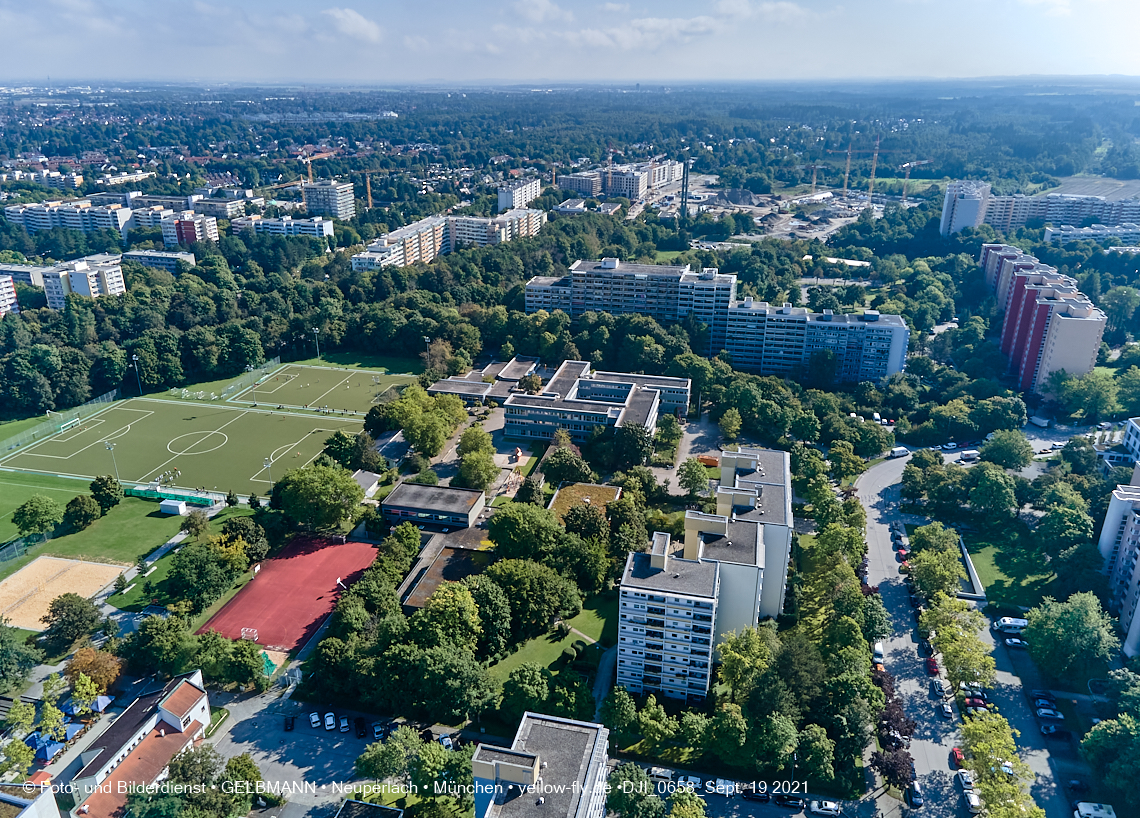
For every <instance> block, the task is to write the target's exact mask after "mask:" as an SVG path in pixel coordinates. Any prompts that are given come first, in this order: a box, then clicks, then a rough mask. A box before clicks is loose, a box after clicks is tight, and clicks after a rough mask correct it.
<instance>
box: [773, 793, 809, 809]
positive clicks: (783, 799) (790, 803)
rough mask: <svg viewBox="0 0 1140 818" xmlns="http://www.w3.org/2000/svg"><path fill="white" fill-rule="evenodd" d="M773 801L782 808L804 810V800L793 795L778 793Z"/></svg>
mask: <svg viewBox="0 0 1140 818" xmlns="http://www.w3.org/2000/svg"><path fill="white" fill-rule="evenodd" d="M772 801H774V802H775V803H777V804H779V805H780V806H781V807H795V808H796V809H803V808H804V799H803V798H801V797H800V796H798V795H793V794H792V793H788V792H778V793H776V794H775V795H774V796H772Z"/></svg>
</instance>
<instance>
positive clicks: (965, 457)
mask: <svg viewBox="0 0 1140 818" xmlns="http://www.w3.org/2000/svg"><path fill="white" fill-rule="evenodd" d="M959 457H960V458H961V460H962V462H963V463H970V462H972V461H974V460H977V459H978V450H977V449H966V451H964V452H962V454H961V455H959Z"/></svg>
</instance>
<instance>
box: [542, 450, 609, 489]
mask: <svg viewBox="0 0 1140 818" xmlns="http://www.w3.org/2000/svg"><path fill="white" fill-rule="evenodd" d="M542 473H543V474H545V475H546V479H547V480H549V481H550V482H551V483H554V484H558V483H593V482H594V479H595V477H596V475H595V474H594V471H593V469H591V468H590V464H589V463H587V462H586V461H585V460H583V459H582V456H581V455H579V454H578V453H577V452H575V451H574V450H573V449H571V448H570V447H569V446H559V447H558V448H556V449H555V450H554V451H553V452H551V453H550V455H549V456H548V457H547V458H546V460H544V461H543V463H542Z"/></svg>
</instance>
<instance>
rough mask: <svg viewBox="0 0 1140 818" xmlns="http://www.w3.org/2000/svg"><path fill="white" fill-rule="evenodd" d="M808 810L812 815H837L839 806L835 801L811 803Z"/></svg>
mask: <svg viewBox="0 0 1140 818" xmlns="http://www.w3.org/2000/svg"><path fill="white" fill-rule="evenodd" d="M809 809H810V811H811V813H812V814H813V815H838V814H839V804H837V803H836V802H835V801H812V802H811V807H809Z"/></svg>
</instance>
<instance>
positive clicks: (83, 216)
mask: <svg viewBox="0 0 1140 818" xmlns="http://www.w3.org/2000/svg"><path fill="white" fill-rule="evenodd" d="M131 215H132V212H131V209H130V208H129V207H123V206H122V205H117V204H115V205H93V204H92V203H91V202H90V201H89V200H87V199H74V200H71V201H66V202H65V201H51V202H40V203H38V204H19V205H9V206H8V207H6V208H4V218H5V219H7V220H8V221H9V222H11V223H12V224H19V225H22V226H23V228H24V229H25V230H27V231H28V232H29V233H35V232H37V231H39V230H51V229H52V228H53V227H66V228H68V229H70V230H80V231H82V232H84V233H88V232H91V231H92V230H104V229H106V230H115V231H117V232H118V233H119V235H120V236H122V237H123V238H126V236H127V230H128V229H129V227H130V225H131Z"/></svg>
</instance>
